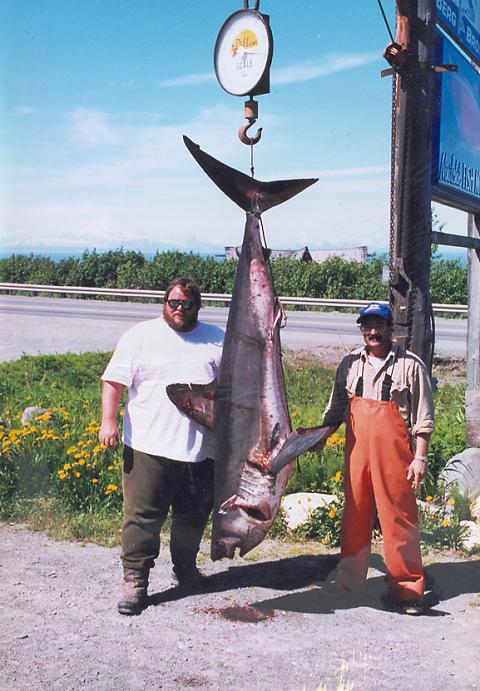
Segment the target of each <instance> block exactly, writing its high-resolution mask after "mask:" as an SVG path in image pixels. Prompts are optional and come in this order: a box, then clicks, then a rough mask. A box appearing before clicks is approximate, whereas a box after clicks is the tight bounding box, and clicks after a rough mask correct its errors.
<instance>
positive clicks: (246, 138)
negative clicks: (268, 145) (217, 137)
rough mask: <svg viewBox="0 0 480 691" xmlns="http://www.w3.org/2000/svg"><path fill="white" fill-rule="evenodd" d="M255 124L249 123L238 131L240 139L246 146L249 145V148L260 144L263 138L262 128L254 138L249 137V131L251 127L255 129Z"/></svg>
mask: <svg viewBox="0 0 480 691" xmlns="http://www.w3.org/2000/svg"><path fill="white" fill-rule="evenodd" d="M254 124H255V123H254V122H249V123H247V124H246V125H242V126H241V127H240V129H239V130H238V136H239V137H240V141H241V142H243V143H244V144H247V145H248V146H253V145H254V144H258V142H259V141H260V139H261V137H262V129H263V128H262V127H259V128H258V132H257V134H256V135H255V136H254V137H249V136H248V135H247V131H248V130H249V129H250V127H253V125H254Z"/></svg>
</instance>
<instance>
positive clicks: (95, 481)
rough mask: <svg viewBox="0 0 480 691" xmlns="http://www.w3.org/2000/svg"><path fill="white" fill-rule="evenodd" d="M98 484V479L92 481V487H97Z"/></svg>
mask: <svg viewBox="0 0 480 691" xmlns="http://www.w3.org/2000/svg"><path fill="white" fill-rule="evenodd" d="M97 483H98V480H97V478H96V477H94V478H93V480H92V485H96V484H97Z"/></svg>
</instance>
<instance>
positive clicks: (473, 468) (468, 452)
mask: <svg viewBox="0 0 480 691" xmlns="http://www.w3.org/2000/svg"><path fill="white" fill-rule="evenodd" d="M440 478H441V479H442V480H443V481H444V482H445V483H446V484H447V486H448V485H450V484H452V483H454V482H456V483H458V487H459V489H460V491H461V492H464V493H466V494H467V495H468V497H469V499H470V500H472V499H475V498H476V497H478V496H480V449H477V448H476V447H473V448H470V449H465V451H462V452H461V453H457V454H456V455H455V456H453V458H451V459H450V460H449V461H448V462H447V464H446V465H445V468H444V469H443V470H442V472H441V474H440Z"/></svg>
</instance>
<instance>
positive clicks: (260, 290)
mask: <svg viewBox="0 0 480 691" xmlns="http://www.w3.org/2000/svg"><path fill="white" fill-rule="evenodd" d="M184 142H185V145H186V147H187V149H188V150H189V151H190V153H191V154H192V156H193V157H194V158H195V160H196V161H197V162H198V163H199V165H200V166H201V167H202V168H203V170H204V171H205V172H206V173H207V175H208V176H209V177H210V178H211V179H212V180H213V181H214V182H215V184H216V185H217V186H218V187H219V188H220V189H221V190H222V191H223V192H224V193H225V194H226V195H227V196H228V197H230V199H232V200H233V201H234V202H235V203H236V204H238V205H239V206H240V207H241V208H242V209H243V210H244V211H245V212H246V223H245V232H244V238H243V245H242V250H241V253H240V257H239V261H238V269H237V273H236V278H235V284H234V288H233V293H232V300H231V305H230V310H229V316H228V321H227V327H226V334H225V342H224V347H223V354H222V360H221V365H220V371H219V375H218V378H217V380H216V381H215V382H212V383H211V384H209V385H195V384H171V385H169V386H168V387H167V394H168V396H169V398H170V400H171V401H172V402H173V403H175V405H177V407H178V408H179V409H180V410H182V411H183V412H185V413H186V414H188V415H190V416H191V417H192V418H193V419H194V420H196V421H197V422H199V423H201V424H203V425H205V426H206V427H207V428H209V429H211V430H213V433H214V437H215V496H214V508H213V525H212V544H211V556H212V559H213V560H217V559H221V558H222V557H229V558H232V557H233V556H234V554H235V551H236V549H237V548H239V551H240V555H241V556H243V555H244V554H246V553H247V552H249V551H250V550H251V549H253V548H254V547H255V546H256V545H258V544H259V543H260V542H261V541H262V540H263V539H264V537H265V535H266V534H267V531H268V529H269V528H270V526H271V525H272V523H273V521H274V519H275V516H276V515H277V512H278V508H279V506H280V501H281V498H282V495H283V493H284V490H285V487H286V484H287V482H288V479H289V477H290V473H291V468H292V466H291V462H292V461H293V460H294V459H295V458H296V457H297V456H298V455H300V454H302V453H304V452H305V451H307V450H308V449H310V448H312V447H313V446H315V445H316V444H318V443H319V442H320V441H321V440H322V439H324V438H325V437H326V436H327V430H326V428H314V429H311V430H305V431H304V432H303V433H302V434H298V433H297V432H294V431H292V427H291V423H290V416H289V413H288V406H287V397H286V393H285V381H284V375H283V367H282V355H281V345H280V323H281V321H282V316H283V312H282V308H281V305H280V303H279V301H278V299H277V297H276V295H275V291H274V287H273V281H272V275H271V269H270V265H269V262H268V251H267V250H266V249H265V248H264V247H263V245H262V241H261V230H262V228H261V218H260V217H261V214H262V213H263V212H264V211H266V210H267V209H270V208H271V207H273V206H276V205H278V204H281V203H282V202H284V201H287V200H288V199H290V198H291V197H293V196H295V195H296V194H298V193H299V192H302V191H303V190H304V189H306V188H307V187H309V186H310V185H312V184H313V183H315V182H316V181H317V180H316V179H305V180H279V181H273V182H261V181H260V180H256V179H254V178H252V177H249V176H247V175H245V174H244V173H241V172H240V171H238V170H235V169H234V168H230V167H229V166H227V165H225V164H224V163H221V162H220V161H218V160H216V159H215V158H213V157H212V156H210V155H209V154H207V153H205V152H204V151H202V150H201V149H200V147H199V146H198V145H197V144H195V143H194V142H192V141H191V140H190V139H188V137H184Z"/></svg>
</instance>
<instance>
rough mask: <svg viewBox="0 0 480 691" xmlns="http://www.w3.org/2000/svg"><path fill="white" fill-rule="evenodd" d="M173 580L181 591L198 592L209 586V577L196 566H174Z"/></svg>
mask: <svg viewBox="0 0 480 691" xmlns="http://www.w3.org/2000/svg"><path fill="white" fill-rule="evenodd" d="M172 578H173V581H174V583H175V584H176V586H177V587H178V588H180V590H184V591H189V592H190V591H191V592H193V591H196V590H201V589H202V588H205V587H206V585H207V577H206V576H204V575H203V573H202V572H201V571H199V570H198V568H197V567H196V565H195V564H193V565H189V566H188V567H185V566H178V565H176V566H174V567H173V569H172Z"/></svg>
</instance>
